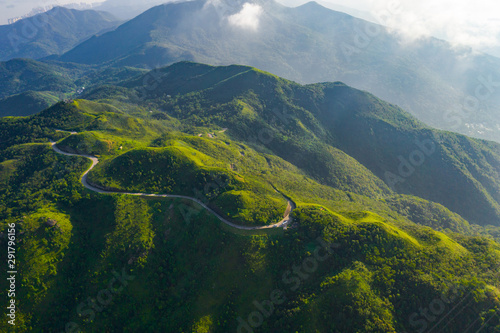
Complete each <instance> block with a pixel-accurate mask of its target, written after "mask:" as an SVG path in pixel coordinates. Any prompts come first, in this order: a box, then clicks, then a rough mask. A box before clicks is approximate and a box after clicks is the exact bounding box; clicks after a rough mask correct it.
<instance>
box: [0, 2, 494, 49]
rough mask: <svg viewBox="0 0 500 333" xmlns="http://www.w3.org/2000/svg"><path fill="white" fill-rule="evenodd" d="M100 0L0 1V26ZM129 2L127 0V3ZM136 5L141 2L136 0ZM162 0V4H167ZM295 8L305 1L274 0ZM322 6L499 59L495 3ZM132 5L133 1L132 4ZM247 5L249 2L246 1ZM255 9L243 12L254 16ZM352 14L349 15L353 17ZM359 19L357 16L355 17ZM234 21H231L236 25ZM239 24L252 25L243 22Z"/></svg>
mask: <svg viewBox="0 0 500 333" xmlns="http://www.w3.org/2000/svg"><path fill="white" fill-rule="evenodd" d="M102 1H103V0H26V1H19V0H0V24H6V23H7V19H8V18H12V17H16V16H20V15H23V14H26V13H27V12H29V11H30V10H31V9H32V8H34V7H41V6H46V5H50V4H66V3H74V2H86V3H97V2H102ZM129 1H130V0H129ZM136 1H137V2H138V3H141V2H144V1H145V0H136ZM167 1H168V0H166V1H165V2H167ZM277 1H278V2H281V3H283V4H285V5H290V6H296V5H300V4H302V3H306V2H308V0H277ZM317 1H318V2H320V3H321V2H322V3H323V4H330V5H331V6H333V8H339V7H336V5H340V6H344V7H349V8H352V9H355V10H359V11H362V12H364V13H365V14H364V15H362V16H363V18H366V17H367V16H368V15H370V16H371V17H372V20H373V21H374V22H377V23H380V24H382V25H385V26H388V27H391V28H393V29H394V30H395V31H398V32H399V33H401V34H403V35H404V36H406V37H407V38H409V39H417V38H419V37H421V36H436V37H438V38H442V39H445V40H447V41H449V42H451V43H452V44H455V45H466V46H471V47H473V48H475V49H478V50H483V51H485V50H486V51H491V52H490V53H494V54H495V53H496V54H495V55H497V56H500V2H497V1H495V0H474V1H471V0H418V1H415V0H317ZM132 2H133V1H132ZM249 2H251V0H249ZM256 10H258V9H256V8H255V7H251V6H250V7H247V8H246V11H247V13H250V14H253V15H256V14H258V13H256V12H255V11H256ZM353 13H355V12H351V13H350V14H353ZM357 16H359V15H357ZM236 19H237V18H235V22H236ZM243 24H247V25H248V24H250V25H251V24H252V23H251V22H244V23H243Z"/></svg>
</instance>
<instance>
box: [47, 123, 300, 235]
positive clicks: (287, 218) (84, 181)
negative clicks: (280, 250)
mask: <svg viewBox="0 0 500 333" xmlns="http://www.w3.org/2000/svg"><path fill="white" fill-rule="evenodd" d="M71 134H74V133H71ZM50 144H51V146H52V149H53V150H54V151H55V152H56V153H58V154H62V155H66V156H81V157H85V158H88V159H89V160H91V161H92V165H91V166H90V167H89V168H88V169H87V170H86V171H85V172H84V173H83V174H82V178H81V182H82V184H83V186H85V187H86V188H87V189H89V190H91V191H93V192H97V193H101V194H125V195H134V196H138V197H153V198H180V199H187V200H191V201H193V202H196V203H197V204H199V205H200V206H202V207H203V208H205V209H206V210H207V211H209V212H210V213H211V214H213V215H215V217H217V218H218V219H219V220H221V221H222V222H224V223H225V224H227V225H229V226H231V227H233V228H236V229H239V230H265V229H272V228H279V227H285V226H286V225H287V224H289V222H290V221H291V218H290V214H291V213H292V211H293V210H294V209H295V208H296V206H295V203H294V202H293V201H291V200H289V199H287V201H288V207H287V208H286V211H285V216H284V218H283V219H282V220H281V221H279V222H278V223H275V224H271V225H266V226H263V227H245V226H240V225H237V224H234V223H232V222H230V221H228V220H226V219H225V218H223V217H222V216H220V215H219V214H217V213H216V212H215V211H214V210H212V209H211V208H210V207H208V206H207V205H205V204H204V203H203V202H201V201H200V200H198V199H196V198H191V197H187V196H184V195H173V194H148V193H129V192H114V191H105V190H102V189H100V188H97V187H95V186H93V185H92V184H90V183H89V182H88V174H89V172H90V170H92V169H93V168H94V167H95V166H96V165H97V163H99V159H97V157H95V156H91V155H79V154H70V153H66V152H64V151H62V150H61V149H59V148H58V147H57V145H56V143H55V142H51V143H50Z"/></svg>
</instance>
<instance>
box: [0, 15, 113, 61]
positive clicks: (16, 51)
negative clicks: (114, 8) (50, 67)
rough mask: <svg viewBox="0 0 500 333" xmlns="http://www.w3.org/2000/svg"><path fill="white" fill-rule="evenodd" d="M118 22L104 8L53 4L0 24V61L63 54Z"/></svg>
mask: <svg viewBox="0 0 500 333" xmlns="http://www.w3.org/2000/svg"><path fill="white" fill-rule="evenodd" d="M117 25H118V22H117V19H116V18H115V17H113V16H112V15H111V14H109V13H106V12H97V11H92V10H84V11H80V10H75V9H67V8H64V7H55V8H53V9H51V10H50V11H48V12H46V13H42V14H38V15H35V16H33V17H29V18H25V19H22V20H20V21H17V22H15V23H13V24H9V25H2V26H0V45H1V46H0V61H7V60H11V59H14V58H31V59H40V58H44V57H47V56H50V55H54V54H55V55H58V54H62V53H64V52H66V51H69V50H70V49H72V48H73V47H75V46H76V45H78V44H80V43H81V42H83V41H85V40H86V39H88V38H89V37H91V36H93V35H95V34H97V33H100V32H105V31H108V30H111V29H113V28H114V27H116V26H117Z"/></svg>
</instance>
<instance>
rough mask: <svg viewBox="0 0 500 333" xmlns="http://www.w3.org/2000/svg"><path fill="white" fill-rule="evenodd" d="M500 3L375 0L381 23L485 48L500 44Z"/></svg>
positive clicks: (481, 0) (401, 31)
mask: <svg viewBox="0 0 500 333" xmlns="http://www.w3.org/2000/svg"><path fill="white" fill-rule="evenodd" d="M499 10H500V4H498V3H493V2H492V1H489V0H475V1H470V0H439V1H436V0H421V1H404V0H396V1H393V0H373V1H372V2H371V13H372V15H373V16H374V17H375V18H376V19H377V20H378V22H379V23H380V24H383V25H385V26H388V27H390V28H393V29H394V30H395V31H397V32H398V33H399V34H401V35H403V36H405V37H407V38H410V39H418V38H420V37H423V36H436V37H439V38H442V39H446V40H448V41H449V42H451V43H452V44H455V45H460V46H462V45H467V46H471V47H473V48H484V47H490V46H494V45H498V44H500V40H499V39H498V36H499V34H500V21H499V20H498V19H499V17H500V14H499Z"/></svg>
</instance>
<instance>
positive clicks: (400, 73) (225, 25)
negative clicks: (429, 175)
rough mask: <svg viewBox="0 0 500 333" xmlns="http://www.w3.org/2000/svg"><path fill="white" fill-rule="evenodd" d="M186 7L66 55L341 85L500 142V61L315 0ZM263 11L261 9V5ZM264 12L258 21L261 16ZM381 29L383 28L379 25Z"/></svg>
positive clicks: (158, 10) (139, 20)
mask: <svg viewBox="0 0 500 333" xmlns="http://www.w3.org/2000/svg"><path fill="white" fill-rule="evenodd" d="M244 3H246V1H202V0H197V1H188V2H175V3H168V4H164V5H160V6H157V7H154V8H152V9H150V10H148V11H146V12H144V13H143V14H141V15H139V16H137V17H136V18H134V19H132V20H130V21H128V22H126V23H125V24H123V25H121V26H120V27H118V28H117V29H115V30H114V31H111V32H108V33H105V34H102V35H100V36H94V37H92V38H90V39H89V40H87V41H85V42H83V43H82V44H80V45H78V46H77V47H75V48H74V49H72V50H70V51H68V52H67V53H65V54H64V55H62V56H61V57H60V59H61V60H62V61H67V62H77V63H84V64H113V65H117V66H123V65H126V66H133V67H146V68H157V67H161V66H163V65H168V64H172V63H174V62H178V61H181V60H188V61H196V62H203V63H209V64H212V65H230V64H234V63H237V64H244V65H250V66H254V67H257V68H261V69H263V70H266V71H269V72H271V73H274V74H276V75H279V76H281V77H285V78H287V79H291V80H294V81H297V82H301V83H317V82H331V81H342V82H345V83H346V84H348V85H350V86H353V87H356V88H358V89H362V90H366V91H369V92H371V93H373V94H375V95H376V96H379V97H380V98H382V99H384V100H387V101H389V102H391V103H393V104H397V105H399V106H400V107H402V108H403V109H405V110H407V111H409V112H410V113H412V114H413V115H415V116H416V117H417V118H418V119H419V120H421V121H423V122H425V123H426V124H428V125H431V126H433V127H436V128H441V129H445V130H452V131H455V132H460V133H462V134H466V135H469V136H474V137H479V138H483V139H489V140H496V141H499V140H500V136H499V134H498V133H499V132H498V128H500V127H499V126H500V119H499V116H498V114H497V112H496V111H495V110H497V109H498V107H499V106H500V94H498V85H499V83H498V77H500V72H499V70H498V68H500V59H498V58H495V57H492V56H488V55H483V54H478V53H476V52H473V51H472V50H469V49H460V48H457V47H454V46H452V45H450V44H449V43H447V42H444V41H441V40H437V39H432V38H427V39H426V38H424V39H419V40H416V41H413V42H409V41H406V40H405V39H404V38H403V37H401V36H399V35H398V34H396V33H394V32H392V31H390V30H388V29H386V28H385V27H383V26H381V25H376V24H373V23H369V22H367V21H363V20H361V19H357V18H354V17H351V16H349V15H346V14H343V13H339V12H335V11H332V10H329V9H326V8H324V7H322V6H320V5H319V4H317V3H315V2H310V3H308V4H305V5H303V6H300V7H297V8H287V7H284V6H281V5H279V4H277V3H276V2H274V1H252V3H253V5H254V6H260V8H261V10H260V12H259V10H256V11H255V14H252V15H254V16H255V17H254V16H252V19H253V20H249V21H245V22H247V23H248V22H251V24H250V25H239V23H238V22H239V21H238V20H237V18H238V17H239V16H234V15H238V14H239V13H241V11H242V10H243V9H242V8H243V6H244ZM255 8H258V7H255ZM259 13H260V14H259ZM381 23H382V24H383V23H384V22H381Z"/></svg>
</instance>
